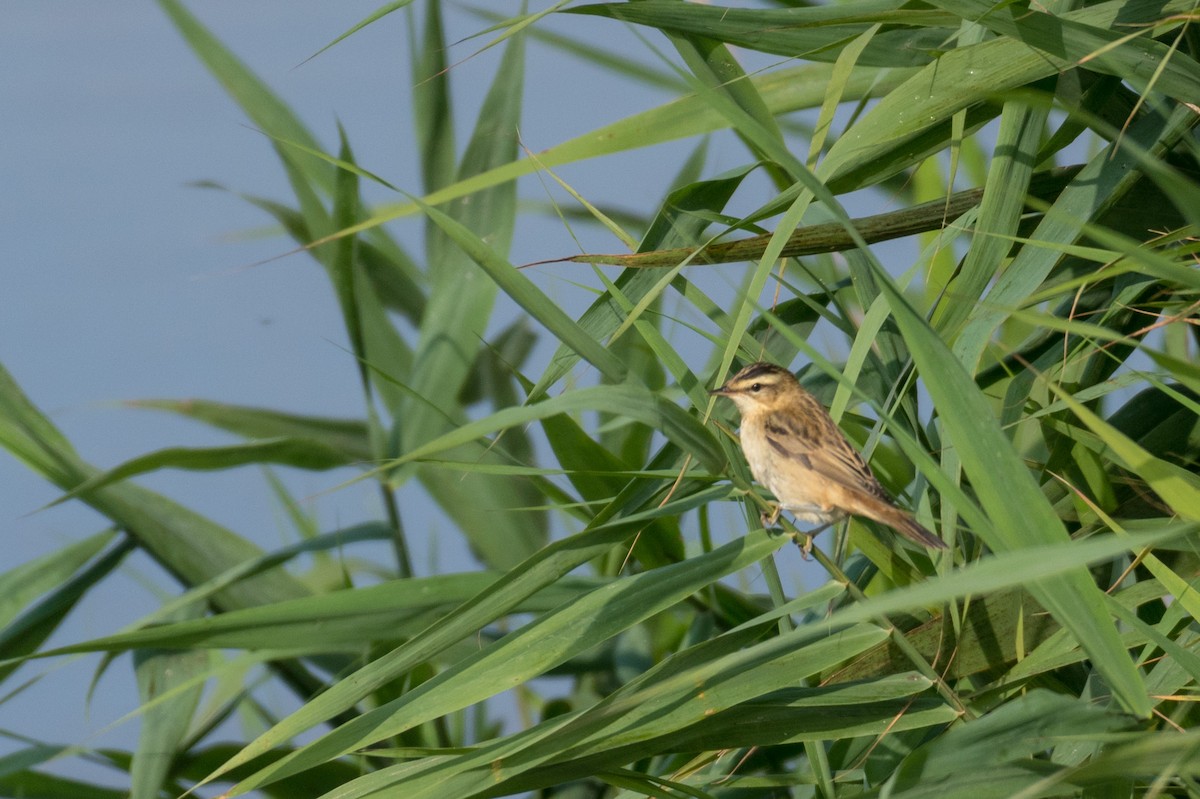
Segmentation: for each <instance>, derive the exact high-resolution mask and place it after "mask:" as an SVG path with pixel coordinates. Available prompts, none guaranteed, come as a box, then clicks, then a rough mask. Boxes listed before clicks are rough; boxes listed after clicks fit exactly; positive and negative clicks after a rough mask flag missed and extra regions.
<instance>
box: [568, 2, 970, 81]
mask: <svg viewBox="0 0 1200 799" xmlns="http://www.w3.org/2000/svg"><path fill="white" fill-rule="evenodd" d="M904 6H905V4H904V3H901V2H897V0H859V2H855V3H853V4H850V5H828V6H824V5H822V6H799V7H795V8H787V9H745V8H729V7H723V6H715V5H714V6H709V5H701V4H698V3H676V2H670V1H669V0H666V1H664V0H641V2H638V3H619V4H618V3H604V4H595V5H585V6H576V7H574V8H568V9H565V13H570V14H593V15H597V16H605V17H611V18H613V19H617V20H621V21H623V22H631V23H637V24H640V25H647V26H650V27H654V28H658V29H659V30H662V31H664V32H666V33H675V34H680V35H692V36H704V37H706V38H709V39H714V40H717V41H721V42H725V43H726V44H731V45H737V46H740V47H745V48H748V49H750V50H757V51H759V52H763V53H772V54H774V55H783V56H787V57H788V58H797V59H805V60H814V61H832V60H834V59H835V58H836V57H837V55H838V53H840V52H841V51H842V50H843V48H844V47H845V46H846V45H847V44H848V43H850V42H851V41H853V40H854V39H855V38H856V37H859V36H861V35H862V34H863V33H864V32H865V31H866V30H867V29H868V28H870V27H871V26H872V25H874V24H883V25H888V26H889V29H888V30H887V32H885V33H884V34H882V35H881V36H880V37H879V39H878V40H877V41H876V42H875V43H874V44H872V45H871V46H870V47H868V48H867V49H866V50H865V52H864V53H863V56H862V57H861V58H860V59H859V63H861V64H863V65H864V66H871V67H910V66H923V65H924V64H927V63H929V62H930V61H931V60H932V59H933V57H934V55H936V51H937V50H938V49H940V48H941V47H942V46H943V45H944V44H945V42H946V40H947V39H949V38H950V36H951V34H952V32H953V29H954V27H955V26H956V25H957V24H958V18H957V17H956V16H954V15H953V14H947V13H945V12H940V11H930V10H924V9H920V10H918V9H912V8H905V7H904Z"/></svg>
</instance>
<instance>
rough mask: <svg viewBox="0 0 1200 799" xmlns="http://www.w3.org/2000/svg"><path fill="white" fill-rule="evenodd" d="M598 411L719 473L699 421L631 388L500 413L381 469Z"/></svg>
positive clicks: (597, 389) (581, 392) (571, 395)
mask: <svg viewBox="0 0 1200 799" xmlns="http://www.w3.org/2000/svg"><path fill="white" fill-rule="evenodd" d="M582 411H602V412H605V413H610V414H613V415H615V416H624V417H628V418H630V419H634V420H636V421H639V422H641V423H642V424H646V425H649V426H650V427H652V428H653V429H655V430H658V431H661V432H662V433H663V435H665V436H666V437H667V438H668V439H669V440H670V441H672V442H674V443H676V444H677V445H678V446H679V447H680V448H681V449H682V450H683V451H684V452H688V453H691V454H692V455H694V456H696V458H698V459H699V461H700V463H702V464H703V465H704V466H705V467H706V468H708V469H709V470H710V471H713V472H719V471H720V470H721V467H722V466H723V465H724V456H723V454H722V450H721V448H720V446H718V444H717V442H716V440H715V439H714V438H713V436H712V433H710V432H709V431H708V428H706V427H705V426H704V425H702V424H701V423H700V421H699V420H698V419H696V418H695V417H694V416H692V415H690V414H689V413H688V412H687V411H685V410H684V409H683V408H681V407H679V406H678V405H676V404H674V403H673V402H670V401H668V400H666V399H663V398H662V397H660V396H659V395H657V394H655V393H654V392H652V391H649V390H648V389H645V388H642V387H641V386H634V385H629V384H617V385H602V386H592V387H591V388H581V389H578V390H576V391H568V392H566V393H564V394H560V395H558V396H557V397H551V398H550V399H546V400H543V401H542V402H538V403H534V404H533V405H523V406H521V407H516V408H504V409H502V410H499V411H496V412H495V413H493V414H491V415H490V416H487V417H484V418H483V419H479V420H477V421H474V422H468V423H467V424H465V425H463V426H461V427H458V428H456V429H454V430H451V431H450V432H448V433H446V434H444V435H442V436H439V437H438V438H435V439H434V440H432V441H430V442H428V443H427V444H423V445H422V446H420V447H417V448H416V449H413V450H411V451H409V452H406V453H404V454H403V455H401V456H400V457H399V458H396V459H395V460H393V461H391V462H389V463H388V464H385V466H384V467H382V468H387V469H390V468H393V467H395V466H399V465H400V464H403V463H408V462H409V461H414V460H419V459H421V458H426V457H428V456H430V455H435V454H437V453H439V452H444V451H445V450H447V449H451V448H453V447H457V446H460V445H462V444H466V443H469V442H471V441H475V440H476V439H478V438H481V437H482V436H486V435H488V434H491V433H495V432H498V431H500V430H505V429H507V428H509V427H515V426H517V425H522V424H525V423H526V422H532V421H536V420H537V419H544V418H546V417H548V416H554V415H556V414H559V413H579V412H582Z"/></svg>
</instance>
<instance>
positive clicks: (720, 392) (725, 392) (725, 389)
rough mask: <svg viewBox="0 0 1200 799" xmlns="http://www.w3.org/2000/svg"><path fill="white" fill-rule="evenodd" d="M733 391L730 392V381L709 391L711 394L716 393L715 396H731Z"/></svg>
mask: <svg viewBox="0 0 1200 799" xmlns="http://www.w3.org/2000/svg"><path fill="white" fill-rule="evenodd" d="M731 393H732V392H730V390H729V384H728V383H726V384H725V385H723V386H721V387H720V388H714V389H713V390H712V391H710V392H708V394H709V396H714V395H715V396H718V397H728V396H729V395H730V394H731Z"/></svg>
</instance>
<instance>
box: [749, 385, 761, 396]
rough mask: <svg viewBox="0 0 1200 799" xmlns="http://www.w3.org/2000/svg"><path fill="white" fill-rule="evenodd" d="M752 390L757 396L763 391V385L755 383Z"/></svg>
mask: <svg viewBox="0 0 1200 799" xmlns="http://www.w3.org/2000/svg"><path fill="white" fill-rule="evenodd" d="M750 390H751V391H753V392H754V393H755V394H757V393H758V392H760V391H762V383H755V384H754V385H752V386H750Z"/></svg>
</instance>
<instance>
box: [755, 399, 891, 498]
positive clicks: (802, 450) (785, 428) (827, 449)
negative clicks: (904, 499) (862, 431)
mask: <svg viewBox="0 0 1200 799" xmlns="http://www.w3.org/2000/svg"><path fill="white" fill-rule="evenodd" d="M822 422H823V424H822ZM766 433H767V443H769V444H770V445H771V447H772V448H773V449H774V450H775V451H776V452H778V453H779V454H780V455H782V456H784V457H786V458H791V459H793V460H794V461H796V462H797V463H799V464H801V465H802V466H804V468H806V469H812V470H813V471H814V472H816V473H817V474H819V475H821V476H822V477H824V478H825V479H826V480H830V481H832V482H835V483H837V484H839V485H841V486H844V487H846V488H849V489H851V490H853V491H858V492H862V493H865V494H869V495H871V496H875V497H878V498H879V499H882V500H883V501H884V502H887V503H888V504H889V505H890V504H892V498H891V497H890V496H888V493H887V491H885V490H884V489H883V486H881V485H879V481H878V480H876V479H875V475H874V473H872V472H871V467H870V466H868V465H867V462H866V461H865V460H863V457H862V455H860V454H859V453H858V450H856V449H854V447H852V446H850V442H849V441H847V440H846V437H845V435H843V433H842V431H841V430H840V429H839V428H838V427H837V425H835V424H834V423H833V420H832V419H821V420H816V419H814V420H812V421H811V422H807V421H806V420H801V419H800V418H798V417H797V416H795V415H794V414H773V415H772V416H771V418H769V419H768V420H767V423H766Z"/></svg>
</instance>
